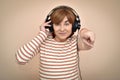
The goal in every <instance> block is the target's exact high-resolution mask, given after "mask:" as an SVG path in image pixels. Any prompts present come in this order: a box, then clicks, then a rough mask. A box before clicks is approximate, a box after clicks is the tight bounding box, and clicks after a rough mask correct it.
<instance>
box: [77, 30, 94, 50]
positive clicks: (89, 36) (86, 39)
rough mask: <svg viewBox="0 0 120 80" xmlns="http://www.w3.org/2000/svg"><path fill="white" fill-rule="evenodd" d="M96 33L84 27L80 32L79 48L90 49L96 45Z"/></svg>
mask: <svg viewBox="0 0 120 80" xmlns="http://www.w3.org/2000/svg"><path fill="white" fill-rule="evenodd" d="M94 42H95V34H94V33H93V32H92V31H90V30H88V29H86V28H83V29H81V30H80V31H79V33H78V49H79V50H89V49H91V48H92V47H93V46H94Z"/></svg>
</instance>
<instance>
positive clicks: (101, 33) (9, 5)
mask: <svg viewBox="0 0 120 80" xmlns="http://www.w3.org/2000/svg"><path fill="white" fill-rule="evenodd" d="M58 5H68V6H70V7H72V8H73V9H75V10H76V11H77V13H78V14H79V16H80V19H81V25H82V28H83V27H86V28H88V29H90V30H92V31H93V32H95V34H96V42H95V45H94V48H92V49H91V50H89V51H81V52H80V66H81V72H82V77H83V80H120V58H119V57H120V32H119V31H120V0H0V80H21V79H22V80H38V77H39V72H38V70H39V55H37V56H35V57H34V58H33V59H32V60H31V61H30V62H29V63H28V64H26V65H19V64H17V62H16V59H15V52H16V51H17V49H18V48H19V47H20V46H22V45H23V44H25V43H27V42H28V41H30V40H31V39H32V38H33V37H34V36H35V35H36V34H37V33H38V32H39V26H40V24H41V23H42V22H44V20H45V18H46V16H47V14H48V13H49V12H50V10H51V9H53V8H54V7H56V6H58Z"/></svg>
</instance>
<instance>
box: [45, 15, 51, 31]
mask: <svg viewBox="0 0 120 80" xmlns="http://www.w3.org/2000/svg"><path fill="white" fill-rule="evenodd" d="M50 20H51V19H50V16H49V15H48V16H47V17H46V20H45V22H48V21H50ZM49 24H50V25H51V26H50V27H49V26H45V28H46V29H49V31H50V32H53V24H52V22H51V23H49Z"/></svg>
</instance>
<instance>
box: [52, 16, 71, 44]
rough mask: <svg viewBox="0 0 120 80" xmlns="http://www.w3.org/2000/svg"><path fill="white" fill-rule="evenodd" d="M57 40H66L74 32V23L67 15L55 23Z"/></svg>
mask: <svg viewBox="0 0 120 80" xmlns="http://www.w3.org/2000/svg"><path fill="white" fill-rule="evenodd" d="M53 29H54V34H55V40H56V41H59V42H63V41H66V40H67V38H68V37H69V36H70V35H71V33H72V24H71V23H70V22H69V21H68V19H67V17H66V16H65V17H64V19H63V20H62V22H61V23H59V24H53Z"/></svg>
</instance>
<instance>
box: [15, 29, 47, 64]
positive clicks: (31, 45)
mask: <svg viewBox="0 0 120 80" xmlns="http://www.w3.org/2000/svg"><path fill="white" fill-rule="evenodd" d="M46 38H47V35H46V33H44V32H43V31H40V32H39V34H38V35H37V36H36V37H34V38H33V39H32V40H31V41H30V42H28V43H27V44H25V45H23V46H22V47H20V48H19V49H18V50H17V52H16V59H17V62H18V63H20V64H25V63H27V62H28V61H29V60H30V59H31V58H32V57H33V56H35V55H36V54H37V53H38V51H39V47H40V45H41V43H42V42H43V41H44V40H45V39H46Z"/></svg>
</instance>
